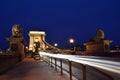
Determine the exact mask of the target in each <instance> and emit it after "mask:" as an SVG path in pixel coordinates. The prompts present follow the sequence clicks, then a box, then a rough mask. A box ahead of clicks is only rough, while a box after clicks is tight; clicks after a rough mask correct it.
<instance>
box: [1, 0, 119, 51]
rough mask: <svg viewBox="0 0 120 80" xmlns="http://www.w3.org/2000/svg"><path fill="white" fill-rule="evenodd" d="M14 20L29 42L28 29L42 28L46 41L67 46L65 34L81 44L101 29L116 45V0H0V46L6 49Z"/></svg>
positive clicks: (117, 24)
mask: <svg viewBox="0 0 120 80" xmlns="http://www.w3.org/2000/svg"><path fill="white" fill-rule="evenodd" d="M14 24H20V25H21V26H22V27H23V35H24V38H25V39H26V40H27V44H29V37H28V32H29V31H30V30H42V31H46V34H47V35H46V41H47V42H48V43H50V44H51V45H53V44H54V43H55V42H56V43H58V45H59V47H65V46H69V45H70V44H69V38H70V37H73V38H74V39H75V44H76V45H78V44H80V45H83V44H84V43H85V42H86V41H88V40H89V39H90V38H91V37H93V36H94V35H95V32H96V30H98V29H102V30H103V31H104V32H105V37H106V38H107V39H110V40H113V43H112V44H114V45H120V37H119V36H120V34H119V33H120V0H0V31H1V33H0V48H3V49H7V48H8V47H9V42H8V41H7V40H6V39H5V38H6V37H10V36H11V28H12V25H14Z"/></svg>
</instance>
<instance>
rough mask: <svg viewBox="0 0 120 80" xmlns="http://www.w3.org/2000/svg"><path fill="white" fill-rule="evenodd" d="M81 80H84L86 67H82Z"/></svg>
mask: <svg viewBox="0 0 120 80" xmlns="http://www.w3.org/2000/svg"><path fill="white" fill-rule="evenodd" d="M82 80H86V66H85V65H82Z"/></svg>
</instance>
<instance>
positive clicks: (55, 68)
mask: <svg viewBox="0 0 120 80" xmlns="http://www.w3.org/2000/svg"><path fill="white" fill-rule="evenodd" d="M55 70H57V59H56V58H55Z"/></svg>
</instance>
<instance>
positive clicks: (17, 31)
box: [12, 24, 22, 37]
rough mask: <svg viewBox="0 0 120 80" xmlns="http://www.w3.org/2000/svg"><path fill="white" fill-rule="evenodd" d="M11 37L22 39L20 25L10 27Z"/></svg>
mask: <svg viewBox="0 0 120 80" xmlns="http://www.w3.org/2000/svg"><path fill="white" fill-rule="evenodd" d="M12 37H22V28H21V26H20V25H18V24H15V25H13V26H12Z"/></svg>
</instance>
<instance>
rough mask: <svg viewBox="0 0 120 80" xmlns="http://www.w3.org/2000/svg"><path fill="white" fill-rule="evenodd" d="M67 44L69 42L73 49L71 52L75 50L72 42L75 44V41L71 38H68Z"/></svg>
mask: <svg viewBox="0 0 120 80" xmlns="http://www.w3.org/2000/svg"><path fill="white" fill-rule="evenodd" d="M69 42H70V44H71V46H72V47H73V51H75V48H74V42H75V40H74V39H73V38H70V39H69Z"/></svg>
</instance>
